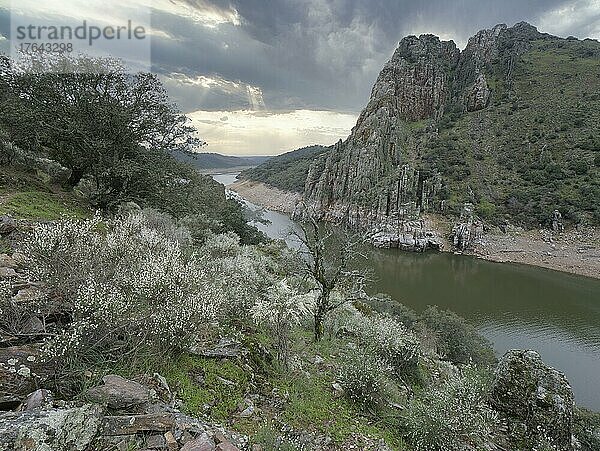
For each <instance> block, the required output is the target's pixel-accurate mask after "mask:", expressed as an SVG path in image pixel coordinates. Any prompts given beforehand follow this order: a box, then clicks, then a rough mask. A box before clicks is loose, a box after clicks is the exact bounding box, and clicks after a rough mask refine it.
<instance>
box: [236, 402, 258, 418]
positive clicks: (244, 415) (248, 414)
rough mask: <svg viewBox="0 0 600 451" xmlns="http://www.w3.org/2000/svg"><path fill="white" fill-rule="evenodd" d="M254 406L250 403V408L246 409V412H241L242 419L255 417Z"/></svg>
mask: <svg viewBox="0 0 600 451" xmlns="http://www.w3.org/2000/svg"><path fill="white" fill-rule="evenodd" d="M254 411H255V408H254V404H252V403H250V404H249V405H248V407H246V408H245V409H244V410H242V411H241V413H240V417H242V418H250V417H251V416H252V415H254Z"/></svg>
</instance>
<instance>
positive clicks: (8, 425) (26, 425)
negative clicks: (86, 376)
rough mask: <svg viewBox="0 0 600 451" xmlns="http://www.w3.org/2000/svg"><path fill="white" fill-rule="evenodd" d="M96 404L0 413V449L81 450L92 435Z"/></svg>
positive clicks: (97, 413)
mask: <svg viewBox="0 0 600 451" xmlns="http://www.w3.org/2000/svg"><path fill="white" fill-rule="evenodd" d="M101 414H102V409H101V408H100V406H97V405H84V406H82V407H70V408H53V409H47V410H30V411H25V412H10V413H4V414H0V449H1V450H40V451H74V450H78V451H83V450H86V449H88V447H89V445H90V443H91V442H92V440H93V439H94V438H95V436H96V434H97V431H98V426H99V425H100V418H101Z"/></svg>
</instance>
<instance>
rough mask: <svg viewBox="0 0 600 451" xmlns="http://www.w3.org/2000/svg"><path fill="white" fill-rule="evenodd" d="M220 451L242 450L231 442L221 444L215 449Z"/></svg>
mask: <svg viewBox="0 0 600 451" xmlns="http://www.w3.org/2000/svg"><path fill="white" fill-rule="evenodd" d="M215 449H217V450H218V451H240V449H239V448H238V447H237V446H235V445H233V444H232V443H230V442H223V443H219V444H218V445H217V447H216V448H215Z"/></svg>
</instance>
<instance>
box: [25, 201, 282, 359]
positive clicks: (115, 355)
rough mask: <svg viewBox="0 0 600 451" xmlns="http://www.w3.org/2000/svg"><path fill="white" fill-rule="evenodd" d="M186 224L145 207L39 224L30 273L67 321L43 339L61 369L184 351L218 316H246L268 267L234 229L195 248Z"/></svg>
mask: <svg viewBox="0 0 600 451" xmlns="http://www.w3.org/2000/svg"><path fill="white" fill-rule="evenodd" d="M191 242H192V239H191V237H190V234H189V232H188V231H187V230H186V229H183V228H181V227H178V226H177V225H176V223H174V222H173V221H172V220H170V219H169V218H168V217H167V216H165V215H162V214H159V213H157V212H155V211H151V210H146V211H141V212H136V213H133V214H130V215H129V216H126V217H123V218H118V219H114V220H107V221H104V222H103V221H102V220H101V219H100V218H99V217H95V218H93V219H89V220H84V221H61V222H57V223H51V224H43V225H40V226H38V227H37V229H36V230H35V231H34V233H33V235H32V236H31V238H30V239H29V240H28V242H27V243H26V244H25V246H24V250H25V253H26V255H27V257H28V259H29V265H28V267H29V270H30V276H31V277H32V278H33V279H36V280H42V281H45V282H47V283H48V285H49V287H50V288H51V289H52V290H53V292H54V294H55V297H56V296H58V297H60V298H62V300H63V305H64V307H65V310H68V311H69V314H70V317H71V321H70V323H69V324H67V325H65V326H64V327H63V328H62V329H61V330H60V331H59V333H58V334H57V335H56V336H55V337H53V338H51V339H50V340H48V341H47V342H46V343H45V347H44V351H45V355H46V357H47V358H49V359H57V360H58V358H60V361H61V362H62V363H63V364H64V365H65V371H68V367H70V366H71V367H77V366H83V365H91V366H93V365H94V364H95V363H96V361H97V360H98V359H100V358H101V359H103V360H104V361H106V362H113V363H114V362H121V361H124V359H128V360H130V359H132V358H134V357H135V356H136V354H140V353H141V354H143V353H150V354H152V355H157V354H158V355H160V354H161V353H164V352H174V351H175V352H176V351H178V350H182V349H185V348H187V347H188V346H189V345H191V344H192V342H193V341H194V340H195V339H196V337H198V336H202V335H203V334H205V333H206V331H207V330H208V329H209V327H210V324H212V323H214V322H215V321H218V320H225V319H227V320H231V319H234V318H239V317H243V316H246V315H248V312H249V309H250V307H251V306H252V305H253V304H254V303H255V302H256V301H257V300H258V299H260V298H261V297H264V296H265V295H266V292H267V289H268V287H270V286H271V285H272V284H273V278H274V276H273V273H274V272H275V271H274V268H275V267H276V263H274V262H273V261H271V260H270V259H268V258H267V257H265V256H262V255H260V253H258V252H257V251H256V250H255V249H254V248H243V247H240V246H239V244H238V243H239V238H238V237H237V236H235V235H233V234H227V235H213V236H210V237H209V239H207V241H206V243H205V245H204V246H202V247H200V248H193V247H192V246H191Z"/></svg>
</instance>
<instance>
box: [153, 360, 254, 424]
mask: <svg viewBox="0 0 600 451" xmlns="http://www.w3.org/2000/svg"><path fill="white" fill-rule="evenodd" d="M164 376H165V377H166V379H167V381H168V382H169V385H170V386H171V387H172V388H173V389H174V390H176V391H177V395H178V396H179V397H180V398H181V399H182V400H183V402H184V410H185V411H186V412H187V413H189V414H192V415H202V414H208V416H210V418H212V419H213V420H216V421H224V420H226V419H228V418H230V416H231V415H232V414H233V413H234V412H235V411H236V410H237V408H238V405H239V404H240V403H241V402H242V401H243V399H244V395H245V394H246V392H247V389H248V382H249V375H248V374H247V372H246V371H245V370H244V369H243V368H242V367H241V366H240V365H239V364H238V363H235V362H233V361H229V360H215V359H207V358H202V357H196V356H192V355H188V354H184V355H182V356H180V357H179V358H177V359H176V360H174V361H172V362H170V363H169V364H168V367H167V368H165V370H164Z"/></svg>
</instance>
